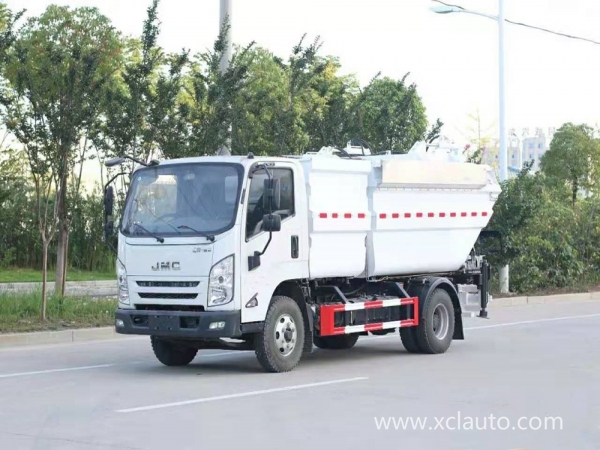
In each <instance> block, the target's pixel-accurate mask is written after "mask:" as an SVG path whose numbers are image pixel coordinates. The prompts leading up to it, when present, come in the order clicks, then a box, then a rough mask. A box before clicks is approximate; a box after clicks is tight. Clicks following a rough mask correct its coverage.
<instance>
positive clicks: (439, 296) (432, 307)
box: [415, 289, 454, 354]
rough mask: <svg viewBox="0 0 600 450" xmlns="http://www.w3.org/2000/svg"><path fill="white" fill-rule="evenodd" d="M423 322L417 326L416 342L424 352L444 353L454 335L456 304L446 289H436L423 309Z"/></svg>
mask: <svg viewBox="0 0 600 450" xmlns="http://www.w3.org/2000/svg"><path fill="white" fill-rule="evenodd" d="M421 318H422V319H421V324H420V325H419V326H418V327H417V328H416V330H415V335H416V343H417V346H418V347H419V349H420V350H421V352H423V353H430V354H433V353H444V352H445V351H446V350H448V347H450V344H451V343H452V337H453V335H454V306H453V305H452V300H451V299H450V295H449V294H448V292H446V291H445V290H444V289H436V290H435V291H433V293H432V294H431V295H429V297H428V298H427V300H426V301H425V303H424V304H423V308H422V309H421Z"/></svg>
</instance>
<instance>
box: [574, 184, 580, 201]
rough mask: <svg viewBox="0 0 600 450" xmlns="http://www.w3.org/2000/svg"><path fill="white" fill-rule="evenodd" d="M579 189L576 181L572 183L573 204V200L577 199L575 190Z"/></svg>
mask: <svg viewBox="0 0 600 450" xmlns="http://www.w3.org/2000/svg"><path fill="white" fill-rule="evenodd" d="M578 190H579V186H578V185H577V183H573V206H575V202H576V201H577V191H578Z"/></svg>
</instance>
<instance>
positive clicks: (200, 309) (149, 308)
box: [135, 305, 204, 312]
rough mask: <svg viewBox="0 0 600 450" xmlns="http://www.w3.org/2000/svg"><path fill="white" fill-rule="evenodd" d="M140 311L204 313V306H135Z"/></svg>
mask: <svg viewBox="0 0 600 450" xmlns="http://www.w3.org/2000/svg"><path fill="white" fill-rule="evenodd" d="M135 309H137V310H139V311H191V312H203V311H204V306H202V305H135Z"/></svg>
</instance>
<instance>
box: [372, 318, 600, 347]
mask: <svg viewBox="0 0 600 450" xmlns="http://www.w3.org/2000/svg"><path fill="white" fill-rule="evenodd" d="M593 317H600V313H599V314H584V315H581V316H564V317H551V318H548V319H535V320H523V321H521V322H505V323H495V324H493V325H482V326H479V327H465V328H464V329H465V330H485V329H488V328H501V327H514V326H517V325H529V324H532V323H543V322H556V321H560V320H572V319H589V318H593ZM397 336H398V335H397V334H386V335H385V336H369V337H368V338H366V339H363V340H362V342H365V341H370V340H374V339H390V338H394V337H397Z"/></svg>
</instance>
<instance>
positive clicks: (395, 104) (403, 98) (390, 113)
mask: <svg viewBox="0 0 600 450" xmlns="http://www.w3.org/2000/svg"><path fill="white" fill-rule="evenodd" d="M408 75H409V74H406V75H405V76H404V77H403V78H402V79H400V80H393V79H391V78H388V77H385V78H383V79H377V78H375V79H374V80H373V81H372V82H371V83H370V84H369V85H368V86H367V87H366V88H365V90H364V91H363V92H362V94H361V96H360V99H359V101H360V106H359V116H358V121H359V123H358V130H359V132H360V136H361V137H362V138H363V139H366V140H367V141H368V142H371V143H372V144H373V146H374V147H375V148H376V149H379V150H394V151H400V152H406V151H408V150H409V149H410V148H411V147H412V146H413V145H414V143H415V142H417V141H419V140H424V139H427V138H428V139H433V138H434V137H435V134H436V131H435V130H432V131H433V132H432V133H429V134H428V133H427V117H426V115H425V107H424V106H423V102H422V101H421V97H419V95H418V93H417V86H416V85H415V84H411V85H407V84H406V79H407V78H408ZM436 125H437V126H435V129H437V132H438V133H439V128H440V127H441V124H439V125H438V124H436Z"/></svg>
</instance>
